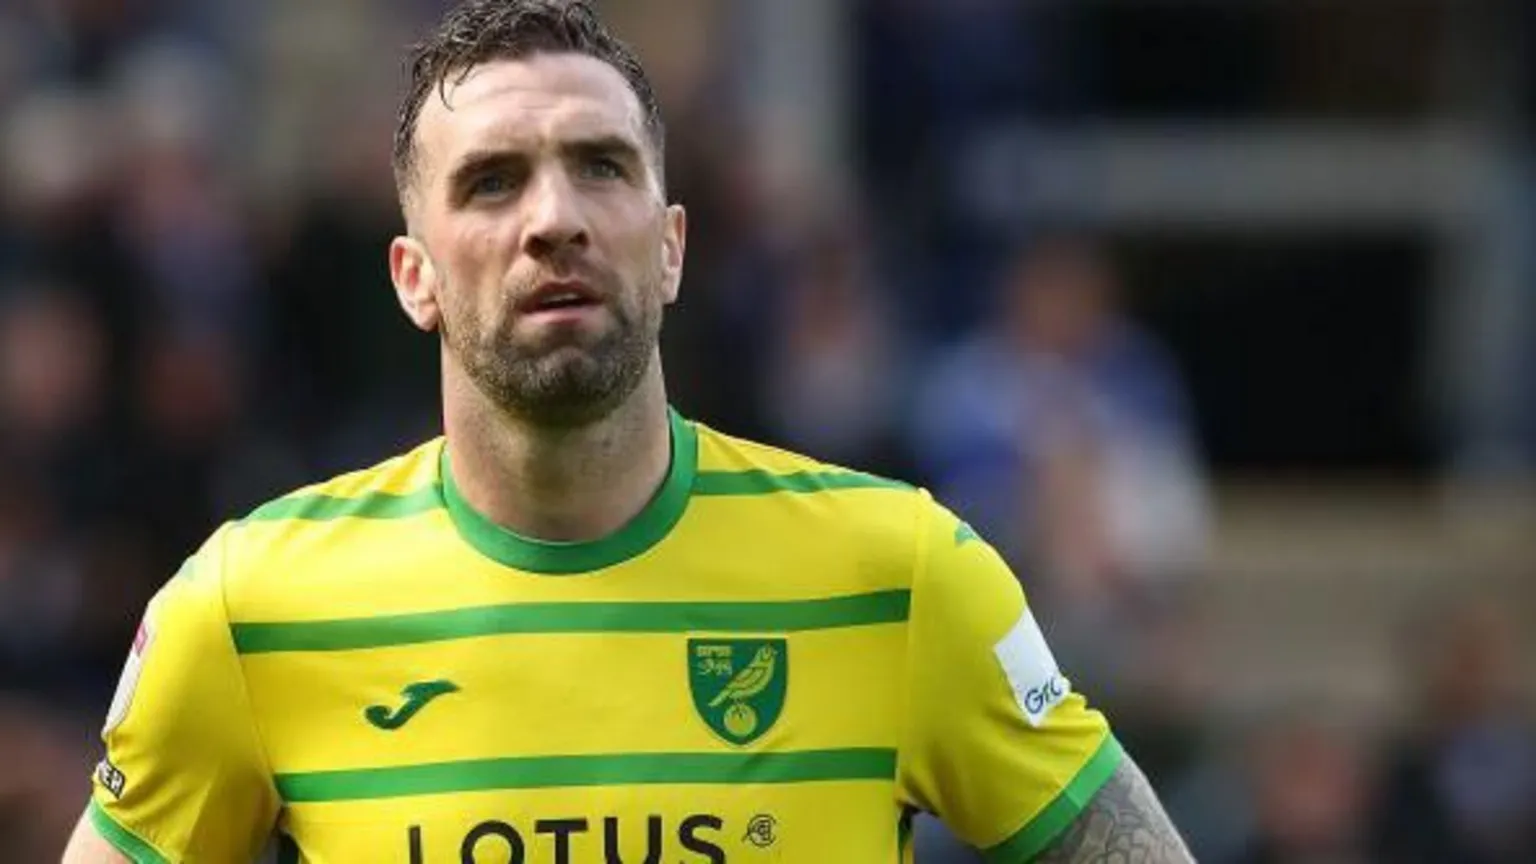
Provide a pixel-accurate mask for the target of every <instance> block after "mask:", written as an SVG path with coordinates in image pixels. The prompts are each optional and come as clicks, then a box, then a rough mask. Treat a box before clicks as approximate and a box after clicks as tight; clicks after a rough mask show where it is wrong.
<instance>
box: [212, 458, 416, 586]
mask: <svg viewBox="0 0 1536 864" xmlns="http://www.w3.org/2000/svg"><path fill="white" fill-rule="evenodd" d="M442 442H443V439H442V438H441V437H437V438H433V439H431V440H428V441H425V442H423V443H421V444H418V445H416V446H414V447H412V448H411V449H410V450H407V451H404V452H401V453H397V454H395V455H393V456H390V457H388V458H385V459H383V460H381V461H378V462H376V463H374V464H372V465H368V466H366V467H362V468H358V469H355V470H350V471H345V472H341V473H337V474H334V475H332V476H330V477H326V478H324V479H321V480H318V481H315V482H312V483H309V484H306V485H303V486H299V487H297V488H294V489H291V490H289V491H287V492H284V493H282V494H280V495H278V496H277V497H275V498H272V499H270V500H268V501H266V502H265V503H263V504H260V505H259V506H257V507H255V508H253V509H251V510H250V511H249V512H247V513H244V514H243V515H239V516H235V517H232V518H231V519H230V520H229V521H227V522H225V523H224V524H223V525H221V526H220V527H219V528H218V529H217V530H216V531H215V532H214V534H213V535H212V536H211V538H210V539H209V541H208V542H207V543H206V544H205V545H204V547H203V549H202V550H200V551H199V553H198V556H199V557H201V558H208V557H211V556H214V555H216V556H217V559H218V562H219V570H220V571H221V574H222V576H221V579H222V580H223V581H225V582H226V583H232V582H240V581H243V580H245V579H247V578H249V577H250V576H252V575H253V574H258V573H263V572H271V571H274V570H279V571H286V570H288V569H291V565H292V563H293V561H292V560H291V559H292V556H294V555H313V554H321V553H325V552H332V551H335V550H336V549H337V548H338V547H340V546H341V545H343V544H344V543H345V541H346V540H347V538H349V537H352V536H358V535H359V533H360V530H362V529H367V528H368V527H369V526H377V525H379V524H381V523H385V522H388V523H390V525H391V528H392V529H398V527H399V526H400V525H401V524H404V523H406V522H408V521H409V520H410V518H411V517H414V516H419V515H423V514H427V513H431V512H433V511H436V510H440V509H442V506H443V504H442V491H441V480H440V473H439V469H438V460H439V458H440V456H441V454H442Z"/></svg>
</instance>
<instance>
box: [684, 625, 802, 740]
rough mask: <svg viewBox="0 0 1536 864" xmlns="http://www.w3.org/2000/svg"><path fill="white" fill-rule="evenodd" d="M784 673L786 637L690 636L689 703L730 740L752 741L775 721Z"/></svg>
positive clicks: (783, 688)
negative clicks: (702, 637)
mask: <svg viewBox="0 0 1536 864" xmlns="http://www.w3.org/2000/svg"><path fill="white" fill-rule="evenodd" d="M788 675H789V643H788V641H787V640H784V639H690V640H688V686H689V689H690V690H691V691H692V692H693V705H694V707H695V708H697V709H698V712H699V716H700V717H702V718H704V722H705V723H707V724H709V728H710V729H713V730H714V732H715V734H716V735H719V736H720V737H721V738H723V739H724V740H726V741H727V742H729V743H731V744H737V745H741V744H750V743H752V742H753V741H756V740H757V739H758V738H761V737H762V736H763V734H764V733H766V732H767V731H768V730H769V729H771V728H772V727H773V724H774V723H776V722H778V719H779V714H780V713H781V712H782V711H783V709H784V694H785V692H786V691H787V685H788Z"/></svg>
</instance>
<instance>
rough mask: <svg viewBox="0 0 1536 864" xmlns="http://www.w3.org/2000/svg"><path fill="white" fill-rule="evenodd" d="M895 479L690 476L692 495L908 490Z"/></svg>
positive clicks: (842, 474) (847, 474) (809, 474)
mask: <svg viewBox="0 0 1536 864" xmlns="http://www.w3.org/2000/svg"><path fill="white" fill-rule="evenodd" d="M911 488H912V487H911V486H909V485H908V484H906V483H902V482H900V481H898V480H887V479H885V478H884V477H876V476H874V475H873V474H861V473H859V472H857V471H795V472H791V473H789V474H774V473H771V472H768V471H759V470H751V471H700V472H699V473H698V474H697V475H696V476H695V477H694V478H693V494H695V495H771V494H773V493H775V492H793V493H800V494H806V493H812V492H831V491H835V490H838V489H911Z"/></svg>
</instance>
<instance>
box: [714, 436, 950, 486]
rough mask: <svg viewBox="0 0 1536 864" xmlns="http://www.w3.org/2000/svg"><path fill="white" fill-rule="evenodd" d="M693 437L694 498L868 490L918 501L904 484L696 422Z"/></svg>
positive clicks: (892, 478) (898, 480)
mask: <svg viewBox="0 0 1536 864" xmlns="http://www.w3.org/2000/svg"><path fill="white" fill-rule="evenodd" d="M694 426H695V427H696V428H697V429H698V433H699V436H698V437H699V457H698V472H697V476H696V477H695V480H694V494H696V495H704V496H710V495H751V494H755V493H756V494H772V493H776V492H789V493H793V492H800V493H815V492H834V491H839V490H845V489H846V490H856V489H874V490H885V491H887V492H892V493H896V494H897V495H898V496H901V497H912V496H918V497H921V496H922V495H924V494H925V493H924V490H922V489H920V488H919V487H918V486H916V485H914V484H912V483H909V482H907V481H905V480H901V479H897V478H894V477H886V476H882V475H879V474H874V473H870V472H868V471H865V470H862V469H860V468H856V467H852V466H848V465H842V464H838V463H834V462H827V461H824V460H822V459H818V458H816V457H815V456H812V455H809V454H807V453H802V452H799V451H796V450H793V449H789V448H786V447H783V446H779V445H775V444H769V443H766V442H763V441H758V440H755V439H751V438H744V437H739V436H736V435H731V434H728V433H725V432H721V431H719V430H716V429H713V428H711V427H709V426H706V425H704V424H702V423H697V422H695V423H694Z"/></svg>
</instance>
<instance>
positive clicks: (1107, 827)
mask: <svg viewBox="0 0 1536 864" xmlns="http://www.w3.org/2000/svg"><path fill="white" fill-rule="evenodd" d="M1194 860H1195V859H1194V858H1193V857H1192V856H1191V855H1190V854H1189V850H1188V849H1187V848H1185V846H1184V841H1183V840H1181V839H1180V838H1179V833H1178V830H1177V829H1175V828H1174V827H1173V823H1172V822H1171V821H1170V820H1169V819H1168V814H1167V813H1165V812H1164V811H1163V806H1162V804H1161V803H1159V802H1158V800H1157V793H1156V792H1154V791H1152V784H1151V783H1149V782H1147V778H1146V776H1145V775H1143V774H1142V773H1141V769H1140V768H1138V767H1136V763H1134V762H1132V761H1131V758H1130V757H1129V756H1127V757H1125V760H1124V761H1123V762H1121V763H1120V767H1119V768H1117V769H1115V773H1114V775H1113V776H1111V777H1110V778H1109V782H1108V783H1105V784H1104V788H1103V789H1100V790H1099V793H1098V794H1097V795H1095V796H1094V798H1093V800H1092V801H1090V802H1089V804H1088V806H1087V808H1085V809H1084V810H1083V812H1082V813H1080V814H1079V815H1078V817H1077V819H1076V820H1074V821H1073V822H1072V824H1071V825H1068V826H1067V830H1066V831H1065V832H1064V833H1063V834H1062V835H1061V836H1060V837H1058V838H1056V842H1055V843H1053V844H1051V846H1050V847H1049V848H1047V849H1046V850H1045V851H1044V852H1043V853H1041V855H1040V857H1039V858H1036V859H1035V861H1036V862H1037V864H1101V862H1111V861H1113V862H1126V864H1185V862H1192V861H1194Z"/></svg>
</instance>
